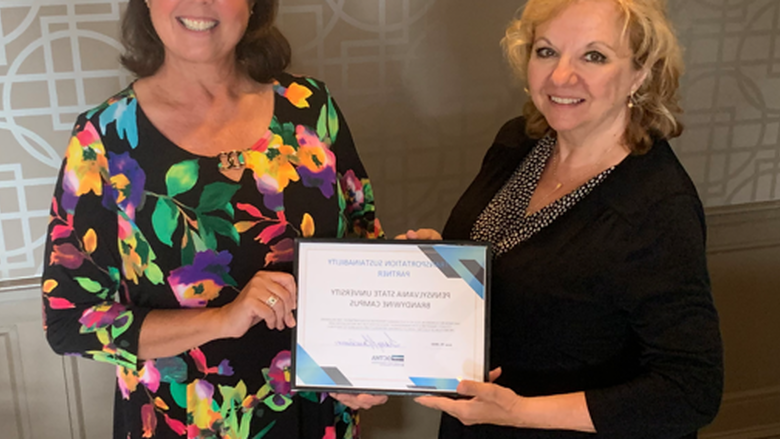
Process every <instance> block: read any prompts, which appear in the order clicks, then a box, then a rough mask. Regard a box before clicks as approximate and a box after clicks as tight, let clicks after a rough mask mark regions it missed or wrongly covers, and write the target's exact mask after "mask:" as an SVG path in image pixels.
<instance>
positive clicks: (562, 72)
mask: <svg viewBox="0 0 780 439" xmlns="http://www.w3.org/2000/svg"><path fill="white" fill-rule="evenodd" d="M552 82H553V84H555V85H559V86H563V85H573V84H576V83H577V72H576V71H575V70H574V66H573V65H572V63H571V58H569V57H564V56H562V57H560V58H559V61H558V64H557V65H556V66H555V70H553V72H552Z"/></svg>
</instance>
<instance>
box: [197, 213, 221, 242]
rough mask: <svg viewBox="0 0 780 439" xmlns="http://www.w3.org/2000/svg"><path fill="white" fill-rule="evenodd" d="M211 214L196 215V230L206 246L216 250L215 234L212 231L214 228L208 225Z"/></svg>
mask: <svg viewBox="0 0 780 439" xmlns="http://www.w3.org/2000/svg"><path fill="white" fill-rule="evenodd" d="M212 218H214V217H213V216H208V215H202V216H200V215H199V216H198V231H199V235H200V237H201V238H202V239H203V242H204V243H205V244H206V248H209V249H213V250H216V249H217V235H216V234H215V233H214V229H212V228H211V227H209V221H210V219H212Z"/></svg>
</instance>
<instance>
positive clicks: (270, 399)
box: [263, 394, 292, 412]
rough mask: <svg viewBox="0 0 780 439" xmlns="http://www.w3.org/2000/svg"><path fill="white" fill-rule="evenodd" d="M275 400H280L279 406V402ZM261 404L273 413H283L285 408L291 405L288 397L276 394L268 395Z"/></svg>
mask: <svg viewBox="0 0 780 439" xmlns="http://www.w3.org/2000/svg"><path fill="white" fill-rule="evenodd" d="M277 398H278V399H281V400H282V402H281V404H280V403H279V402H277ZM263 402H264V403H265V405H267V406H268V408H270V409H271V410H273V411H275V412H283V411H285V410H287V407H289V406H290V404H292V399H290V397H289V396H285V395H279V394H276V395H268V396H267V397H266V398H265V399H264V400H263Z"/></svg>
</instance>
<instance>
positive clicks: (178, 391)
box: [171, 381, 187, 408]
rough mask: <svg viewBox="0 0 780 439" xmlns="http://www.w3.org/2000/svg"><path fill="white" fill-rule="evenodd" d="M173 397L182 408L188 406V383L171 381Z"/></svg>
mask: <svg viewBox="0 0 780 439" xmlns="http://www.w3.org/2000/svg"><path fill="white" fill-rule="evenodd" d="M171 397H172V398H173V402H175V403H176V405H178V406H179V407H181V408H186V407H187V385H186V384H182V383H177V382H175V381H174V382H172V383H171Z"/></svg>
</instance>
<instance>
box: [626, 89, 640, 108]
mask: <svg viewBox="0 0 780 439" xmlns="http://www.w3.org/2000/svg"><path fill="white" fill-rule="evenodd" d="M638 105H639V102H638V101H637V100H636V96H634V92H631V94H630V95H628V108H634V107H636V106H638Z"/></svg>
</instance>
